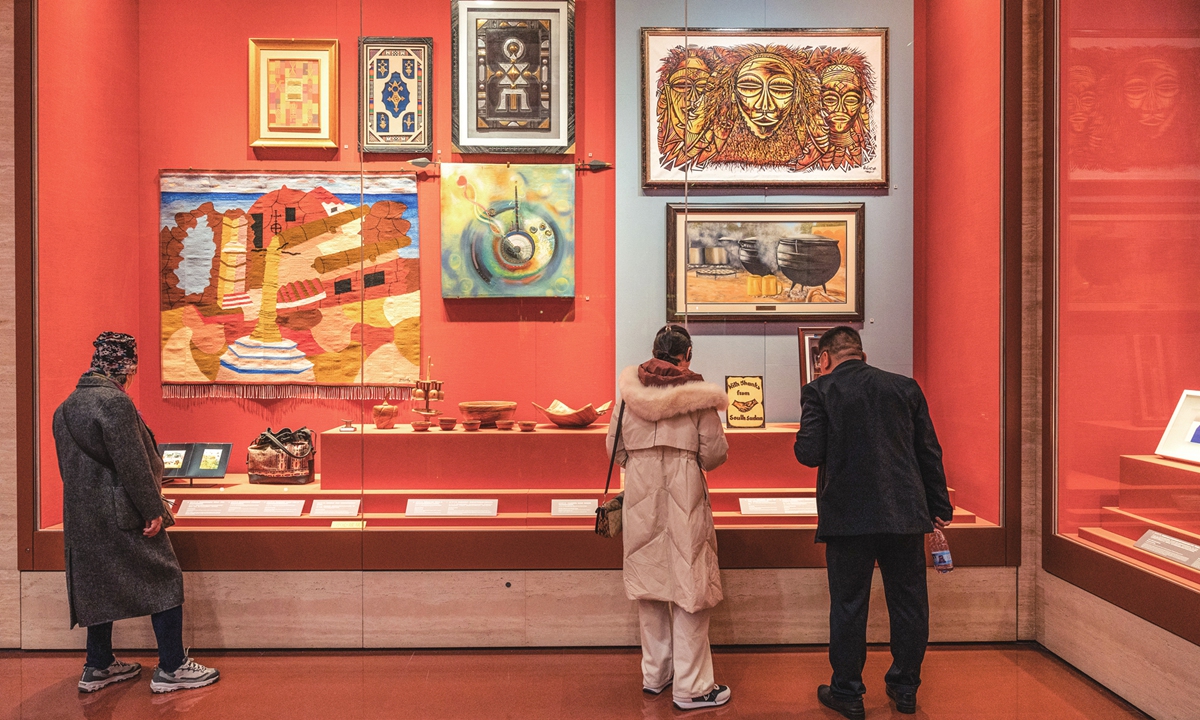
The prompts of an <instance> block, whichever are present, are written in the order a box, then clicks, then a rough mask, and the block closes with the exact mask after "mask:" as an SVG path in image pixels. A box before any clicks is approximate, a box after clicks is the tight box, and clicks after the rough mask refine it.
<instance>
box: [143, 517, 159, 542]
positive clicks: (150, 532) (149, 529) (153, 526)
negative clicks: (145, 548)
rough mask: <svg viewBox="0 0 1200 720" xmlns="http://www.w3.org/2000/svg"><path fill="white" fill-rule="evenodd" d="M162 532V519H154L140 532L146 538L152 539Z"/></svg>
mask: <svg viewBox="0 0 1200 720" xmlns="http://www.w3.org/2000/svg"><path fill="white" fill-rule="evenodd" d="M161 530H162V518H160V517H156V518H154V519H153V520H151V521H150V522H148V523H146V529H145V530H142V534H143V535H145V536H146V537H148V538H152V537H154V536H155V535H157V534H158V533H159V531H161Z"/></svg>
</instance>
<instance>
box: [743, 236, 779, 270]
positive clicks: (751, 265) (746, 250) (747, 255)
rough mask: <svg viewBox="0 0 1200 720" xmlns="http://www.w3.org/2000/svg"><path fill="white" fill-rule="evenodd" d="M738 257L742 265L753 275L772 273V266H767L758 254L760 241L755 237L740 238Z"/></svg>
mask: <svg viewBox="0 0 1200 720" xmlns="http://www.w3.org/2000/svg"><path fill="white" fill-rule="evenodd" d="M737 244H738V259H739V260H741V261H742V267H744V268H746V272H748V273H750V274H751V275H770V274H771V268H769V267H767V265H766V263H764V262H763V261H762V257H760V256H759V254H758V241H757V240H755V239H753V238H752V239H750V240H738V241H737Z"/></svg>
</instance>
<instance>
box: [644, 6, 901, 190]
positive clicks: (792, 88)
mask: <svg viewBox="0 0 1200 720" xmlns="http://www.w3.org/2000/svg"><path fill="white" fill-rule="evenodd" d="M641 54H642V185H643V186H644V187H648V188H651V187H659V188H675V187H682V186H683V185H684V183H685V182H686V183H687V184H688V185H689V186H691V187H771V186H814V187H870V188H875V187H878V188H883V187H887V183H888V162H887V159H888V131H887V102H888V97H887V91H888V71H887V56H888V31H887V28H857V29H813V30H804V29H797V30H781V29H769V30H715V29H697V28H691V29H684V28H642V53H641Z"/></svg>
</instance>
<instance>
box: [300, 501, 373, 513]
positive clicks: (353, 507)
mask: <svg viewBox="0 0 1200 720" xmlns="http://www.w3.org/2000/svg"><path fill="white" fill-rule="evenodd" d="M361 505H362V500H361V499H358V498H355V499H353V500H313V503H312V509H310V510H309V511H308V514H309V515H310V516H312V517H356V516H357V515H358V508H359V506H361Z"/></svg>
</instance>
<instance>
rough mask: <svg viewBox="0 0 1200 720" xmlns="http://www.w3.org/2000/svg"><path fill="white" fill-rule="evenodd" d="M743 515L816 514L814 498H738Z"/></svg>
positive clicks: (815, 500)
mask: <svg viewBox="0 0 1200 720" xmlns="http://www.w3.org/2000/svg"><path fill="white" fill-rule="evenodd" d="M738 504H739V505H741V509H742V514H743V515H816V514H817V499H816V498H738Z"/></svg>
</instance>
